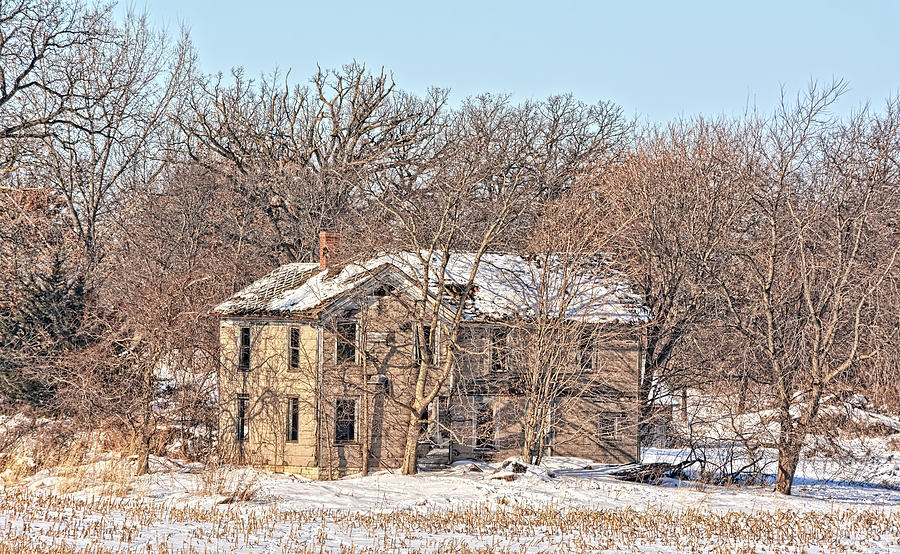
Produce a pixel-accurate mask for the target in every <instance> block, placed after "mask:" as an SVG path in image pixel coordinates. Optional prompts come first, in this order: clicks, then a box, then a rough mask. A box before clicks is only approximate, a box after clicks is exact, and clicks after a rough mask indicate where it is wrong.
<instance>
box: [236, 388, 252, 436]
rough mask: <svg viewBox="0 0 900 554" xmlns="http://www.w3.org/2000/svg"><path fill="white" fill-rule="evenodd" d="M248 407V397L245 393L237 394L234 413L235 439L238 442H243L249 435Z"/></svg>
mask: <svg viewBox="0 0 900 554" xmlns="http://www.w3.org/2000/svg"><path fill="white" fill-rule="evenodd" d="M249 407H250V397H249V396H248V395H246V394H239V395H237V406H236V410H235V411H236V413H237V417H236V418H235V426H236V429H235V431H236V432H237V433H236V434H237V440H238V442H244V441H245V440H247V438H248V437H249V436H250V425H249V421H250V420H249V416H248V412H249Z"/></svg>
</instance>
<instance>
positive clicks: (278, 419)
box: [214, 233, 645, 479]
mask: <svg viewBox="0 0 900 554" xmlns="http://www.w3.org/2000/svg"><path fill="white" fill-rule="evenodd" d="M336 240H337V237H335V236H333V235H329V234H326V233H323V236H322V244H321V247H320V258H321V260H320V263H319V264H309V263H293V264H287V265H284V266H281V267H279V268H278V269H276V270H274V271H272V272H271V273H269V274H268V275H266V276H264V277H262V278H261V279H259V280H257V281H256V282H254V283H252V284H251V285H250V286H248V287H246V288H245V289H243V290H241V291H239V292H238V293H236V294H235V295H233V296H232V297H231V298H229V299H228V300H226V301H225V302H223V303H221V304H219V305H218V306H217V307H216V308H215V310H214V311H215V313H216V314H217V315H218V316H219V317H220V345H221V369H220V373H219V397H220V402H221V406H222V412H221V419H220V434H219V436H220V442H221V444H222V445H223V446H226V447H228V448H230V449H232V452H233V454H234V457H235V458H236V459H238V460H241V461H242V462H243V463H248V464H253V465H256V466H261V467H266V468H269V469H273V470H277V471H287V472H293V473H299V474H302V475H305V476H308V477H312V478H325V479H327V478H334V477H337V476H342V475H346V474H350V473H356V472H359V471H361V470H362V468H363V466H364V465H365V466H366V467H367V468H368V469H371V470H375V469H389V468H397V467H399V466H400V465H401V463H402V460H403V452H404V446H405V444H406V434H407V431H408V428H409V421H410V418H409V413H410V412H409V410H408V408H407V406H409V405H410V402H411V398H412V394H413V390H414V387H415V384H416V383H415V376H416V373H417V372H416V371H415V368H417V367H418V366H419V364H421V363H422V362H423V360H427V362H428V363H429V364H432V365H433V366H434V367H435V368H440V367H441V364H442V362H445V361H449V362H450V366H449V367H452V372H451V374H450V376H449V378H448V379H446V380H445V381H444V382H443V385H442V387H441V391H440V394H439V395H438V396H437V397H436V398H435V399H434V401H433V402H432V403H431V405H430V407H429V409H428V410H427V412H426V414H424V416H423V423H422V433H421V442H422V444H423V445H430V446H441V447H443V448H444V449H445V450H444V451H445V452H447V453H448V456H456V457H481V458H498V457H504V456H508V455H513V454H520V453H521V451H522V441H523V440H524V437H525V429H526V428H529V425H531V426H532V427H533V426H534V422H533V421H531V422H530V423H529V419H528V417H527V416H528V414H529V413H531V414H532V416H533V412H534V410H532V412H528V407H529V406H531V407H532V408H533V407H534V406H537V405H538V404H539V403H540V402H543V403H544V404H546V405H547V406H549V408H548V410H546V413H545V414H544V416H542V419H541V422H540V427H541V437H540V440H539V441H538V445H537V447H538V448H541V449H543V450H542V451H543V452H545V453H547V454H552V455H565V456H579V457H584V458H589V459H592V460H595V461H597V462H607V463H625V462H634V461H637V460H638V458H639V446H638V432H637V429H638V425H637V417H638V395H637V387H638V376H639V371H640V359H641V354H640V339H639V333H638V332H637V329H638V325H636V324H637V323H640V322H641V321H643V319H644V318H645V315H644V312H643V307H642V305H641V303H640V299H639V298H637V297H636V296H635V295H634V294H633V293H632V292H631V290H630V288H629V286H628V280H627V278H626V277H625V276H623V275H621V274H620V273H617V272H615V271H612V270H610V269H608V268H607V267H606V266H603V265H602V264H601V265H597V264H594V265H591V266H590V268H588V267H585V268H584V270H583V271H581V270H579V272H578V273H576V274H575V277H574V278H571V277H570V278H568V279H567V281H566V283H565V285H564V286H561V288H560V286H559V285H554V286H557V288H560V290H558V291H556V292H553V293H552V295H551V296H553V297H554V298H562V297H565V298H568V301H567V303H566V304H565V306H563V307H562V309H561V310H560V311H559V313H558V314H555V315H554V313H553V312H552V311H548V310H543V311H541V310H539V309H536V307H535V306H536V305H537V304H538V303H539V302H537V300H536V296H535V295H537V294H541V295H542V297H543V298H546V297H547V294H546V291H548V290H550V291H554V290H555V289H554V288H553V286H549V287H548V286H547V285H546V283H544V282H542V280H548V279H549V278H548V277H547V275H548V273H547V268H546V267H541V264H540V262H538V261H537V260H535V259H526V258H523V257H520V256H516V255H511V254H485V255H484V257H483V258H482V259H481V260H480V264H479V266H478V270H477V271H476V272H475V277H474V280H473V281H472V283H471V286H470V287H468V289H467V290H468V294H467V296H466V298H461V297H460V295H459V294H455V293H457V292H459V291H457V290H455V288H460V287H462V286H463V285H462V284H461V283H467V278H468V276H469V275H470V274H471V269H472V266H473V264H474V260H475V257H474V255H473V254H471V253H465V252H460V253H451V254H449V261H448V263H447V264H446V268H445V271H446V272H447V273H446V274H445V279H434V278H433V276H430V277H429V276H426V275H425V272H424V271H423V270H422V258H421V256H420V255H418V254H414V253H410V252H401V253H394V254H384V255H380V256H376V257H373V258H371V259H366V260H359V261H351V262H346V263H341V264H333V263H329V255H328V254H329V252H328V251H329V248H332V249H334V248H336V242H335V241H336ZM442 265H443V264H440V263H434V264H432V269H431V270H432V271H435V269H434V268H440V267H442ZM598 268H599V269H598ZM554 271H555V270H554ZM555 277H558V275H556V276H555ZM555 277H554V278H555ZM423 279H429V282H431V281H434V282H441V283H443V286H444V288H445V289H446V290H445V292H446V293H447V294H444V295H436V294H426V295H425V296H424V297H423V294H422V292H421V291H422V290H423V288H422V287H421V286H420V285H421V283H422V280H423ZM585 284H587V286H585ZM429 287H430V288H428V290H431V288H433V287H432V286H431V284H429ZM538 291H543V292H540V293H539V292H538ZM572 291H575V292H572ZM439 296H440V297H442V300H441V301H440V302H441V303H442V304H446V306H443V305H442V306H439V307H438V310H437V312H438V313H439V314H441V315H440V317H439V318H438V324H437V325H436V326H434V328H432V325H428V324H426V323H423V321H422V318H421V314H422V313H423V310H421V307H422V304H421V303H425V304H426V305H429V303H434V302H437V300H436V299H437V298H438V297H439ZM460 302H463V303H464V309H463V310H462V311H463V313H464V317H463V318H462V320H461V323H459V325H458V326H457V328H456V332H455V333H454V329H453V317H452V314H453V313H455V312H454V310H455V308H456V307H458V306H459V303H460ZM432 307H433V306H432ZM417 308H419V309H417ZM445 308H446V309H445ZM426 313H431V312H427V311H426ZM572 329H575V330H576V332H575V333H574V334H573V333H572V332H570V331H571V330H572ZM451 337H455V339H453V338H451ZM568 337H576V338H575V339H574V340H569V339H568ZM447 356H449V357H450V358H447ZM436 370H437V369H436ZM533 419H534V418H533V417H532V420H533ZM426 449H427V447H426Z"/></svg>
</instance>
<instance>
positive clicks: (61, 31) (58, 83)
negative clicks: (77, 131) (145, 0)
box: [0, 0, 113, 172]
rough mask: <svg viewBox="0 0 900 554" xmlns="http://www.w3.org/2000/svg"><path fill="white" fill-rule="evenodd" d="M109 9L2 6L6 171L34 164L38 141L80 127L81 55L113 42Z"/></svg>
mask: <svg viewBox="0 0 900 554" xmlns="http://www.w3.org/2000/svg"><path fill="white" fill-rule="evenodd" d="M109 14H110V7H109V6H99V7H97V8H94V9H90V8H88V7H86V6H85V5H84V4H82V3H81V2H66V1H64V0H51V1H48V2H41V1H34V0H16V1H12V2H3V4H2V5H0V149H2V161H3V170H4V172H10V171H13V170H15V169H17V168H19V167H20V164H23V163H27V162H30V161H33V159H34V158H33V157H31V156H29V154H33V149H34V148H35V146H36V143H37V142H38V141H39V140H43V139H47V138H49V137H52V136H53V135H54V134H55V133H57V132H61V131H62V130H64V129H72V128H78V127H81V126H82V125H83V124H84V116H85V115H86V113H85V109H86V108H87V107H88V106H89V105H90V102H92V101H97V100H99V99H98V98H95V97H90V98H85V97H84V96H83V92H84V87H85V86H90V83H89V79H90V77H89V75H87V74H86V73H85V72H84V71H83V70H84V69H85V68H84V65H83V64H84V63H85V59H84V58H82V57H81V55H80V53H81V52H83V51H84V50H85V49H89V48H102V47H103V45H104V44H108V43H109V42H110V41H111V40H113V36H112V33H111V31H110V18H109Z"/></svg>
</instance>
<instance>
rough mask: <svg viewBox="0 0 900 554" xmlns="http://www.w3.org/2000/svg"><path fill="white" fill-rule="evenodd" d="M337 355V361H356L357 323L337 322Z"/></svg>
mask: <svg viewBox="0 0 900 554" xmlns="http://www.w3.org/2000/svg"><path fill="white" fill-rule="evenodd" d="M336 341H337V343H336V345H335V356H336V360H335V361H337V363H342V362H355V361H356V323H355V322H353V321H344V322H340V323H338V324H337V334H336Z"/></svg>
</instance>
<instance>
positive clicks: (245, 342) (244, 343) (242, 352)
mask: <svg viewBox="0 0 900 554" xmlns="http://www.w3.org/2000/svg"><path fill="white" fill-rule="evenodd" d="M238 371H250V328H249V327H241V344H240V346H239V348H238Z"/></svg>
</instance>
